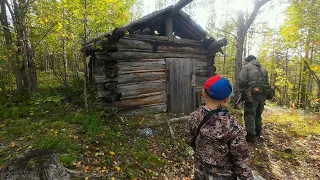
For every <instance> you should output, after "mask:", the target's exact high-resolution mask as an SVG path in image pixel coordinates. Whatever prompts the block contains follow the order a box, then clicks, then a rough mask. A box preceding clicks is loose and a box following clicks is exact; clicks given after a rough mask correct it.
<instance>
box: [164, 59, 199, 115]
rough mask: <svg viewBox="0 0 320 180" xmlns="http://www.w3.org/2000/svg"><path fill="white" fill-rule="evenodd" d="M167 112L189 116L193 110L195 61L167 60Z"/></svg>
mask: <svg viewBox="0 0 320 180" xmlns="http://www.w3.org/2000/svg"><path fill="white" fill-rule="evenodd" d="M166 69H167V71H166V72H167V80H168V83H167V94H168V111H169V112H172V113H185V114H189V113H191V112H192V111H194V110H195V108H196V107H195V99H196V98H195V89H194V86H195V61H194V60H193V59H186V58H167V59H166Z"/></svg>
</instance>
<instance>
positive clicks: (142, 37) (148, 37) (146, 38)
mask: <svg viewBox="0 0 320 180" xmlns="http://www.w3.org/2000/svg"><path fill="white" fill-rule="evenodd" d="M123 38H124V39H136V40H141V41H147V42H148V41H150V42H152V41H155V42H159V43H160V42H170V41H169V37H168V36H157V35H138V34H132V35H128V36H124V37H123ZM173 42H174V43H176V44H180V45H183V44H184V45H187V44H189V45H190V44H194V45H202V41H199V40H192V39H183V38H174V39H173Z"/></svg>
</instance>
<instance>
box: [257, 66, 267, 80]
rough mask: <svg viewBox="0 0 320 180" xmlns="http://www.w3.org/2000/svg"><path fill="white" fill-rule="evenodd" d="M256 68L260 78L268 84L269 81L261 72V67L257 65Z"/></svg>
mask: <svg viewBox="0 0 320 180" xmlns="http://www.w3.org/2000/svg"><path fill="white" fill-rule="evenodd" d="M257 68H258V71H259V73H260V75H261V78H262V80H263V81H264V82H265V83H268V84H269V82H267V80H266V78H265V77H264V74H263V73H262V70H261V68H260V67H259V66H257Z"/></svg>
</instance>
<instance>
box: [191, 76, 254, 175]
mask: <svg viewBox="0 0 320 180" xmlns="http://www.w3.org/2000/svg"><path fill="white" fill-rule="evenodd" d="M231 93H232V86H231V84H230V82H229V81H228V80H227V79H226V78H222V77H221V76H219V75H216V76H213V77H211V78H209V79H208V80H207V81H206V83H205V84H204V90H203V91H202V96H203V97H204V98H205V101H206V104H205V106H202V107H200V108H199V109H198V110H196V111H195V112H193V113H191V114H190V117H189V120H188V123H187V143H188V144H189V145H190V146H191V147H192V148H193V150H194V152H195V176H194V179H195V180H216V179H219V180H227V179H228V180H229V179H230V180H231V179H232V180H233V179H237V178H239V179H241V180H242V179H249V180H251V179H253V176H252V172H251V168H250V167H249V164H250V156H249V151H248V146H247V143H246V138H245V136H246V132H245V131H244V129H243V128H242V127H241V126H240V125H239V124H238V123H237V121H236V119H235V118H233V117H231V116H229V114H228V113H227V111H226V110H222V109H221V107H222V106H224V105H225V104H226V103H227V101H228V99H229V96H230V94H231Z"/></svg>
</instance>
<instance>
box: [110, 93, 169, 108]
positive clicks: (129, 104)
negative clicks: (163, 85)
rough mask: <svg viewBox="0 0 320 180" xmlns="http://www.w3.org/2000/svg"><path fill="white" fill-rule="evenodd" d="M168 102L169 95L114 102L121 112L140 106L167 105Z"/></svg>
mask: <svg viewBox="0 0 320 180" xmlns="http://www.w3.org/2000/svg"><path fill="white" fill-rule="evenodd" d="M166 101H167V95H166V94H161V95H155V96H148V97H142V98H134V99H124V100H121V101H116V102H114V103H113V105H114V106H115V107H117V108H119V109H120V110H121V109H133V108H136V107H138V106H146V105H152V104H159V103H165V102H166Z"/></svg>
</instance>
